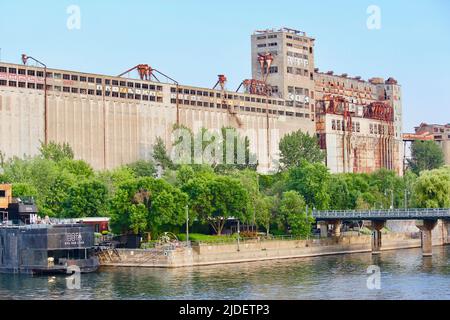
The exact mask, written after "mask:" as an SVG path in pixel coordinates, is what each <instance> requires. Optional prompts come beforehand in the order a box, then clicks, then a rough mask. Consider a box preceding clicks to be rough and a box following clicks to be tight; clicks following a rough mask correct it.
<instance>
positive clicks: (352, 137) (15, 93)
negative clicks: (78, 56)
mask: <svg viewBox="0 0 450 320" xmlns="http://www.w3.org/2000/svg"><path fill="white" fill-rule="evenodd" d="M251 41H252V79H248V80H244V81H243V82H242V84H243V90H241V91H228V90H225V81H226V78H225V77H224V76H221V77H219V81H218V84H220V87H219V88H217V89H210V88H198V87H191V86H185V85H181V84H178V83H177V82H171V81H166V82H159V81H156V80H157V79H158V78H156V76H154V77H152V74H151V71H152V70H153V69H151V68H149V67H148V66H147V65H139V66H137V67H136V69H138V71H139V73H140V76H141V77H140V79H137V80H136V79H131V78H124V77H120V76H116V77H114V76H106V75H97V74H86V73H80V72H74V71H66V70H56V69H46V70H47V72H46V74H44V69H43V68H39V67H31V66H27V65H18V64H10V63H1V62H0V151H1V152H2V153H3V154H4V156H5V157H6V158H10V157H13V156H19V157H23V156H25V155H30V156H33V155H35V154H37V153H38V149H39V146H40V143H41V142H43V141H46V140H47V141H55V142H59V143H62V142H67V143H69V144H70V145H71V146H72V148H73V150H74V152H75V155H76V157H77V158H79V159H84V160H86V161H88V162H89V163H90V164H91V165H92V166H93V167H94V168H95V169H111V168H114V167H117V166H120V165H123V164H126V163H130V162H133V161H136V160H138V159H150V158H151V152H152V146H153V144H154V143H155V141H156V138H157V137H158V136H159V137H162V138H163V140H164V141H165V142H166V144H167V145H168V146H170V145H171V143H172V140H173V137H172V129H173V126H174V125H175V124H179V125H184V126H187V127H189V128H191V129H193V130H194V131H197V130H199V129H200V128H202V127H204V128H207V129H210V130H220V129H221V128H222V127H235V128H237V129H238V131H239V132H240V133H241V134H243V135H246V136H249V139H250V142H251V145H250V149H251V151H252V152H253V153H255V154H256V156H257V158H258V162H259V166H258V168H259V170H260V171H261V172H270V171H274V170H276V169H277V159H278V157H279V152H278V143H279V140H280V139H281V138H282V137H283V136H284V135H285V134H287V133H290V132H293V131H296V130H302V131H304V132H308V133H310V134H311V135H316V134H317V136H318V137H319V139H320V144H321V147H322V148H323V149H324V150H325V152H326V155H327V156H326V164H327V166H328V167H329V168H330V170H331V171H332V172H371V171H374V170H376V169H379V168H388V169H392V170H395V171H396V172H397V173H398V174H402V159H403V154H402V148H401V145H402V138H401V132H402V107H401V89H400V86H399V85H398V84H397V82H396V81H395V80H394V79H388V80H386V81H383V80H382V79H378V78H374V79H371V80H370V81H368V82H367V81H363V80H361V79H360V78H350V77H348V76H346V75H342V76H335V75H333V74H332V73H331V72H328V73H320V72H319V70H318V69H316V68H315V66H314V42H315V40H314V39H312V38H310V37H308V36H306V34H305V33H303V32H300V31H296V30H292V29H286V28H283V29H279V30H264V31H257V32H255V33H254V34H253V35H252V37H251ZM145 66H147V71H146V72H143V71H142V70H141V69H142V68H144V67H145ZM147 76H148V77H147ZM158 80H159V79H158ZM44 83H46V86H45V85H44ZM215 88H216V87H215ZM45 89H46V90H45Z"/></svg>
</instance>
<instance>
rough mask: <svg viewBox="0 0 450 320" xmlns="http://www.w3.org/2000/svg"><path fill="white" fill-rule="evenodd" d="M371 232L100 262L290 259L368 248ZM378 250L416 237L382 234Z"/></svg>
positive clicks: (411, 243) (127, 254)
mask: <svg viewBox="0 0 450 320" xmlns="http://www.w3.org/2000/svg"><path fill="white" fill-rule="evenodd" d="M371 241H372V238H371V236H366V235H361V236H345V237H341V238H326V239H314V240H292V241H277V240H273V241H256V240H255V241H246V242H243V243H241V244H240V245H239V251H238V245H237V243H233V244H222V245H208V244H201V245H195V246H193V247H192V248H177V249H175V250H164V249H158V250H156V249H151V250H130V249H119V250H118V252H119V255H120V260H119V259H116V260H113V261H108V262H104V263H103V264H104V265H109V266H142V267H169V268H170V267H184V266H200V265H210V264H224V263H238V262H249V261H262V260H274V259H291V258H302V257H313V256H322V255H334V254H346V253H360V252H371V250H372V246H371ZM382 243H383V244H382V246H383V247H382V250H393V249H404V248H417V247H420V246H421V240H420V239H417V238H416V239H413V238H411V237H409V236H408V235H406V234H388V235H383V241H382Z"/></svg>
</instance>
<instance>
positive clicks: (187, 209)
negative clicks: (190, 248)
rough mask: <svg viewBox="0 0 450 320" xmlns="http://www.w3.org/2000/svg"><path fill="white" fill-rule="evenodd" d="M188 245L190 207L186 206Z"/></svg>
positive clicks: (187, 236) (187, 237) (187, 241)
mask: <svg viewBox="0 0 450 320" xmlns="http://www.w3.org/2000/svg"><path fill="white" fill-rule="evenodd" d="M186 244H189V207H188V205H186Z"/></svg>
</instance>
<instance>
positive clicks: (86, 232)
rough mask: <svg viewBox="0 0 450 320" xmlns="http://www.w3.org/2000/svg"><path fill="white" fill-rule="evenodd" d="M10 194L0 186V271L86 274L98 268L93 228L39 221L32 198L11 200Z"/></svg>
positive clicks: (75, 224) (7, 188) (7, 187)
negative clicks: (77, 271)
mask: <svg viewBox="0 0 450 320" xmlns="http://www.w3.org/2000/svg"><path fill="white" fill-rule="evenodd" d="M11 191H12V188H11V186H10V185H0V272H3V273H27V274H44V273H52V274H53V273H67V272H68V271H73V270H79V271H80V272H81V273H87V272H94V271H96V270H97V269H98V267H99V261H98V258H97V257H96V256H95V247H94V246H95V235H94V227H93V226H90V225H85V224H79V223H68V222H67V221H63V220H54V219H48V218H46V219H44V220H40V218H39V217H38V214H37V207H36V205H35V203H34V201H33V199H32V198H30V199H19V198H16V199H14V198H12V194H11ZM6 205H7V206H6ZM5 207H6V208H5Z"/></svg>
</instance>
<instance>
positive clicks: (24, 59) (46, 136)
mask: <svg viewBox="0 0 450 320" xmlns="http://www.w3.org/2000/svg"><path fill="white" fill-rule="evenodd" d="M28 59H31V60H33V61H35V62H36V63H38V64H40V65H41V66H43V67H44V143H45V145H47V144H48V120H47V65H46V64H45V63H43V62H41V61H39V60H37V59H35V58H33V57H30V56H28V55H26V54H22V62H23V64H24V65H26V64H27V62H28Z"/></svg>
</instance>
